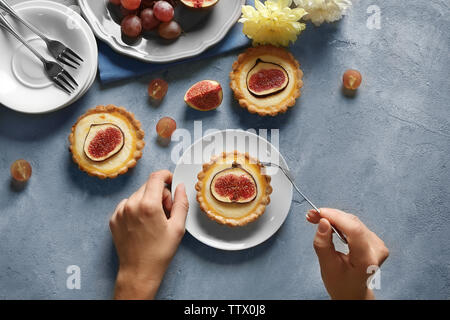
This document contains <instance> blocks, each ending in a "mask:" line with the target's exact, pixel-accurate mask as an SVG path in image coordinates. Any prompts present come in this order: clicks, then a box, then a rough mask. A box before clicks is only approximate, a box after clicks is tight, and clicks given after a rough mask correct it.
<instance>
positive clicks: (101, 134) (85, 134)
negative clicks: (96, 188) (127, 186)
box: [69, 105, 145, 179]
mask: <svg viewBox="0 0 450 320" xmlns="http://www.w3.org/2000/svg"><path fill="white" fill-rule="evenodd" d="M69 142H70V147H69V149H70V151H71V152H72V158H73V160H74V161H75V162H76V163H77V164H78V166H79V167H80V169H81V170H83V171H85V172H87V173H88V174H89V175H91V176H96V177H98V178H100V179H105V178H116V177H117V176H118V175H121V174H124V173H126V172H127V171H128V169H130V168H133V167H135V166H136V164H137V161H138V160H139V159H140V158H141V157H142V149H143V148H144V146H145V142H144V131H143V130H142V129H141V123H140V122H139V121H138V120H136V119H135V117H134V115H133V114H132V113H130V112H128V111H127V110H126V109H125V108H123V107H116V106H114V105H108V106H97V107H96V108H93V109H90V110H88V111H87V112H86V113H85V114H84V115H82V116H81V117H80V118H79V119H78V121H77V122H76V123H75V124H74V125H73V127H72V132H71V134H70V136H69Z"/></svg>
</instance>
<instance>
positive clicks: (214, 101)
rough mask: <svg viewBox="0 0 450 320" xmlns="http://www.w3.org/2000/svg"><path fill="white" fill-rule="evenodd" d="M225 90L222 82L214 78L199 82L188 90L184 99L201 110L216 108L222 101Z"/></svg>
mask: <svg viewBox="0 0 450 320" xmlns="http://www.w3.org/2000/svg"><path fill="white" fill-rule="evenodd" d="M222 99H223V91H222V87H221V85H220V83H218V82H217V81H213V80H203V81H200V82H197V83H196V84H194V85H193V86H192V87H190V88H189V90H188V91H187V92H186V94H185V96H184V101H185V102H186V103H187V104H188V105H189V106H190V107H192V108H194V109H197V110H200V111H209V110H213V109H216V108H217V107H218V106H220V104H221V103H222Z"/></svg>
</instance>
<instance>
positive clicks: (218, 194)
mask: <svg viewBox="0 0 450 320" xmlns="http://www.w3.org/2000/svg"><path fill="white" fill-rule="evenodd" d="M211 194H212V195H213V197H214V198H215V199H216V200H217V201H220V202H226V203H232V202H234V203H249V202H251V201H253V200H254V199H255V198H256V195H257V186H256V182H255V179H254V178H253V176H252V175H251V174H250V173H249V172H248V171H246V170H244V169H242V168H241V167H239V166H233V167H232V168H228V169H225V170H222V171H220V172H218V173H216V175H215V176H214V177H213V179H212V181H211Z"/></svg>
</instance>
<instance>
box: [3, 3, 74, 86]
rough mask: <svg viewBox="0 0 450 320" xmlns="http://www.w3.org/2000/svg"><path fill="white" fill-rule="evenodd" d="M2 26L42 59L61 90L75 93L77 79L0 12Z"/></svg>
mask: <svg viewBox="0 0 450 320" xmlns="http://www.w3.org/2000/svg"><path fill="white" fill-rule="evenodd" d="M0 27H1V28H3V29H5V30H6V31H8V32H9V33H11V34H12V35H13V36H14V37H15V38H16V39H17V40H19V41H20V42H22V43H23V45H24V46H26V47H27V48H28V49H29V50H30V51H31V52H32V53H33V54H34V55H35V56H36V57H38V58H39V60H41V62H42V64H43V65H44V71H45V73H46V75H47V76H48V78H49V79H50V80H52V81H53V83H55V84H56V86H57V87H59V88H60V89H61V90H63V91H65V92H66V93H68V94H71V93H73V92H74V91H75V90H76V87H78V83H77V82H76V81H75V79H74V78H73V77H72V76H71V75H70V74H69V73H68V72H67V71H66V70H65V69H64V68H63V67H61V65H59V64H58V63H57V62H54V61H49V60H47V59H45V58H44V57H43V56H42V55H41V54H40V53H39V52H38V51H37V50H36V49H34V48H33V47H32V46H31V45H29V44H28V42H27V41H26V40H25V39H24V38H23V37H22V36H21V35H20V34H19V33H17V31H16V30H15V29H14V27H13V26H12V25H11V24H10V23H9V22H8V20H6V18H5V17H4V16H3V14H2V13H1V12H0Z"/></svg>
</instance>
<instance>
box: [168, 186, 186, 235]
mask: <svg viewBox="0 0 450 320" xmlns="http://www.w3.org/2000/svg"><path fill="white" fill-rule="evenodd" d="M188 209H189V201H188V198H187V195H186V187H185V186H184V184H183V183H180V184H179V185H178V186H177V188H176V189H175V195H174V198H173V205H172V210H171V211H170V220H173V223H174V224H176V225H177V226H178V227H179V228H180V229H182V230H184V226H185V224H186V216H187V213H188Z"/></svg>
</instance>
